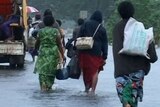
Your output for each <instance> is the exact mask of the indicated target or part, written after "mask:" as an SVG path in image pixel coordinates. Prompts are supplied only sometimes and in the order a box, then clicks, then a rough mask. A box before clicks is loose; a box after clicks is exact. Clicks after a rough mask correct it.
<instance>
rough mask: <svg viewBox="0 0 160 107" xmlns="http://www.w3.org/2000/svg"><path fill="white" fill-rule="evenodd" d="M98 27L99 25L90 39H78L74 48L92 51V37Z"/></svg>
mask: <svg viewBox="0 0 160 107" xmlns="http://www.w3.org/2000/svg"><path fill="white" fill-rule="evenodd" d="M100 25H101V24H99V25H98V27H97V28H96V30H95V32H94V34H93V36H92V37H87V36H86V37H78V38H77V39H76V44H75V46H76V48H77V49H79V50H85V49H92V47H93V43H94V36H95V35H96V33H97V31H98V29H99V27H100Z"/></svg>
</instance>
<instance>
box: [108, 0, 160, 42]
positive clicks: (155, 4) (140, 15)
mask: <svg viewBox="0 0 160 107" xmlns="http://www.w3.org/2000/svg"><path fill="white" fill-rule="evenodd" d="M121 1H124V0H117V1H116V5H115V10H114V11H113V13H112V14H111V15H110V17H109V19H108V22H107V25H106V26H107V29H108V35H109V39H110V41H112V30H113V27H114V25H115V24H116V23H117V22H118V21H119V20H120V18H119V17H118V12H117V6H118V4H119V2H121ZM128 1H131V2H132V3H133V5H134V7H135V15H134V17H135V18H136V19H137V20H138V21H141V22H143V23H144V25H145V27H146V28H148V27H152V26H153V28H154V37H155V42H156V43H158V42H159V41H160V30H159V29H160V20H159V18H160V11H157V10H159V9H160V7H159V5H160V0H128Z"/></svg>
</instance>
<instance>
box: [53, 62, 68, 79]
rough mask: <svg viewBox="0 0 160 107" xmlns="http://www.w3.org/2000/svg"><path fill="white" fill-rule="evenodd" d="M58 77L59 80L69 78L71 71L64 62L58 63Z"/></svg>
mask: <svg viewBox="0 0 160 107" xmlns="http://www.w3.org/2000/svg"><path fill="white" fill-rule="evenodd" d="M56 72H57V73H56V79H58V80H66V79H68V78H69V72H68V70H67V68H66V67H64V65H63V64H58V65H57V71H56Z"/></svg>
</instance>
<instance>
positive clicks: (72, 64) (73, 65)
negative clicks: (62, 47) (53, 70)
mask: <svg viewBox="0 0 160 107" xmlns="http://www.w3.org/2000/svg"><path fill="white" fill-rule="evenodd" d="M67 69H68V72H69V78H72V79H79V77H80V75H81V69H80V67H79V63H78V58H77V56H76V55H75V56H73V57H72V58H71V60H70V61H69V63H68V65H67Z"/></svg>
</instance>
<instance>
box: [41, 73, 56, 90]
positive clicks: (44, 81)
mask: <svg viewBox="0 0 160 107" xmlns="http://www.w3.org/2000/svg"><path fill="white" fill-rule="evenodd" d="M54 80H55V76H48V75H43V74H39V82H40V86H41V87H45V88H47V89H49V90H50V89H52V85H53V84H54Z"/></svg>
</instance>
